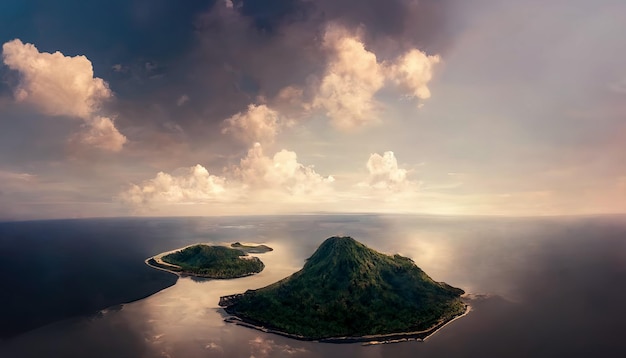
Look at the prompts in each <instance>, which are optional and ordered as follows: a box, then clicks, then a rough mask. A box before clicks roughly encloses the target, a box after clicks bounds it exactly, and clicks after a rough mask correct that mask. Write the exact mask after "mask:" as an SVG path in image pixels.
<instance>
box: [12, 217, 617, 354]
mask: <svg viewBox="0 0 626 358" xmlns="http://www.w3.org/2000/svg"><path fill="white" fill-rule="evenodd" d="M334 235H347V236H352V237H354V238H355V239H357V240H359V241H361V242H363V243H365V244H366V245H368V246H370V247H372V248H374V249H376V250H378V251H382V252H386V253H390V254H394V253H399V254H401V255H404V256H408V257H411V258H412V259H413V260H414V261H415V263H416V264H417V265H418V266H420V267H421V268H422V269H423V270H424V271H425V272H426V273H427V274H429V275H430V276H431V277H432V278H433V279H435V280H436V281H445V282H447V283H449V284H451V285H453V286H455V287H460V288H463V289H464V290H465V291H466V292H467V293H468V294H469V297H468V300H469V302H470V304H471V306H472V310H471V312H470V313H469V314H468V315H467V316H465V317H463V318H461V319H458V320H456V321H454V322H452V323H451V324H449V325H447V326H446V327H444V328H443V329H441V330H440V331H438V332H437V333H435V334H434V335H433V336H431V337H429V338H428V339H427V340H426V341H425V342H415V341H412V342H402V343H394V344H385V345H376V346H362V345H361V344H358V343H357V344H328V343H316V342H302V341H297V340H292V339H289V338H284V337H281V336H276V335H272V334H269V333H264V332H261V331H256V330H252V329H248V328H244V327H240V326H236V325H233V324H230V323H225V322H224V321H223V319H224V317H225V314H224V312H223V310H222V309H220V308H219V307H218V305H217V303H218V300H219V297H220V296H222V295H227V294H232V293H239V292H243V291H245V290H246V289H253V288H259V287H263V286H265V285H268V284H270V283H272V282H275V281H277V280H279V279H281V278H284V277H286V276H288V275H290V274H291V273H293V272H295V271H297V270H299V269H300V268H301V267H302V265H303V264H304V262H305V260H306V259H307V258H308V257H309V256H310V255H311V254H312V253H313V252H314V251H315V249H316V248H317V246H318V245H319V244H320V243H321V242H322V241H324V240H325V239H326V238H328V237H330V236H334ZM235 241H241V242H259V243H266V244H268V245H269V246H271V247H273V248H274V251H272V252H269V253H265V254H261V255H259V258H261V260H263V262H264V263H265V264H266V268H265V270H263V272H261V273H260V274H258V275H255V276H251V277H245V278H240V279H235V280H201V279H193V278H189V277H185V278H177V276H175V275H173V274H170V273H167V272H163V271H159V270H156V269H152V268H150V267H148V266H147V265H146V264H145V263H144V260H145V259H146V258H148V257H150V256H152V255H155V254H158V253H160V252H163V251H168V250H172V249H175V248H178V247H182V246H186V245H189V244H193V243H197V242H203V243H216V244H222V243H225V244H229V243H232V242H235ZM625 282H626V217H625V216H596V217H548V218H494V217H442V216H414V215H356V214H355V215H294V216H254V217H210V218H205V217H191V218H121V219H84V220H83V219H81V220H50V221H28V222H5V223H0V287H1V288H0V323H1V325H0V357H2V358H5V357H6V358H12V357H16V358H17V357H44V356H45V357H172V358H174V357H246V358H248V357H255V358H261V357H348V356H349V357H394V358H401V357H588V356H596V357H624V356H626V343H625V342H626V341H625V340H624V337H625V336H626V323H625V322H624V318H626V284H624V283H625Z"/></svg>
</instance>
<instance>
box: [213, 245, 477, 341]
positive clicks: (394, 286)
mask: <svg viewBox="0 0 626 358" xmlns="http://www.w3.org/2000/svg"><path fill="white" fill-rule="evenodd" d="M462 294H464V291H463V290H461V289H459V288H455V287H452V286H450V285H448V284H446V283H443V282H436V281H434V280H433V279H431V278H430V277H429V276H428V275H427V274H426V273H425V272H424V271H422V270H421V269H420V268H419V267H417V266H416V265H415V263H414V262H413V260H411V259H409V258H406V257H402V256H400V255H393V256H389V255H385V254H382V253H379V252H377V251H374V250H372V249H370V248H368V247H367V246H365V245H363V244H361V243H359V242H357V241H356V240H354V239H352V238H350V237H331V238H329V239H327V240H326V241H324V242H323V243H322V244H321V245H320V247H319V248H318V249H317V251H315V253H314V254H313V255H312V256H311V257H310V258H309V259H308V260H307V261H306V263H305V265H304V267H303V268H302V269H301V270H300V271H298V272H296V273H294V274H293V275H291V276H289V277H287V278H285V279H282V280H280V281H278V282H276V283H274V284H271V285H269V286H267V287H264V288H261V289H257V290H248V291H246V292H245V293H242V294H235V295H230V296H224V297H222V298H221V299H220V303H219V304H220V306H222V307H224V309H225V311H226V312H227V313H229V314H231V315H232V316H234V317H231V318H227V319H226V320H227V321H229V322H234V323H236V324H240V325H243V326H247V327H251V328H256V329H260V330H263V331H266V332H271V333H276V334H280V335H283V336H287V337H291V338H296V339H302V340H319V341H326V342H334V343H343V342H346V343H347V342H373V341H376V340H382V341H384V340H387V341H391V340H398V339H423V338H425V337H427V336H428V335H430V334H432V333H433V332H435V331H436V330H437V329H439V328H440V327H442V326H443V325H445V324H447V323H448V322H450V321H451V320H453V319H455V318H456V317H459V316H461V315H463V314H464V313H466V311H467V309H468V306H467V305H466V304H465V303H463V302H462V301H461V298H460V296H461V295H462Z"/></svg>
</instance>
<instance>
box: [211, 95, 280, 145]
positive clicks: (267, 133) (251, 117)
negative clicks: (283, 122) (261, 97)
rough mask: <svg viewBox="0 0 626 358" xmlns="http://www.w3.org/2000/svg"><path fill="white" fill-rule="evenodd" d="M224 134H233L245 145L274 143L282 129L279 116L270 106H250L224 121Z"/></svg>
mask: <svg viewBox="0 0 626 358" xmlns="http://www.w3.org/2000/svg"><path fill="white" fill-rule="evenodd" d="M224 125H225V127H224V128H223V129H222V133H232V134H233V135H234V136H235V137H236V138H238V139H239V140H241V141H242V142H244V143H255V142H262V143H273V142H274V138H275V137H276V134H277V133H278V131H279V128H280V120H279V114H278V112H277V111H275V110H273V109H271V108H269V107H268V106H266V105H264V104H262V105H258V106H257V105H254V104H250V105H249V106H248V108H247V110H246V111H245V112H239V113H236V114H234V115H233V116H231V117H230V118H228V119H226V120H225V121H224Z"/></svg>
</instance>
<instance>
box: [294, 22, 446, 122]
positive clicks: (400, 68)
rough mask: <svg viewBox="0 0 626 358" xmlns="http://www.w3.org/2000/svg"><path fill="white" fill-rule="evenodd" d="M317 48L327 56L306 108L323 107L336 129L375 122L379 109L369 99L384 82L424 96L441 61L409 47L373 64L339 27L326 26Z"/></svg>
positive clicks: (354, 39)
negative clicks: (396, 55)
mask: <svg viewBox="0 0 626 358" xmlns="http://www.w3.org/2000/svg"><path fill="white" fill-rule="evenodd" d="M323 46H324V47H325V48H326V49H327V50H328V51H330V53H331V54H330V57H329V61H328V63H327V65H326V70H325V73H324V75H323V76H322V78H321V80H320V81H319V84H318V87H317V88H316V89H315V90H314V92H315V95H314V98H313V100H312V102H311V106H312V107H313V108H318V109H323V110H324V111H325V112H326V115H327V116H328V117H329V118H330V120H331V122H332V123H333V125H334V126H335V127H336V128H338V129H340V130H350V129H353V128H356V127H360V126H364V125H368V124H372V123H376V122H378V113H377V112H378V108H379V107H380V105H379V103H378V102H377V100H376V98H375V96H376V93H377V92H378V91H380V90H381V89H382V88H384V87H385V86H386V85H387V84H389V83H391V84H395V85H396V86H397V88H398V89H399V90H400V91H401V92H406V93H408V94H407V95H408V96H409V97H412V98H418V99H427V98H430V90H429V88H428V83H429V82H430V80H431V79H432V77H433V69H434V67H435V65H436V64H438V63H439V62H440V61H441V59H440V57H439V56H438V55H431V56H429V55H427V54H426V53H424V52H422V51H420V50H418V49H415V48H414V49H411V50H409V51H407V52H406V53H404V54H402V55H400V56H398V57H397V58H396V59H394V60H392V61H383V62H379V61H378V60H377V57H376V54H375V53H374V52H373V51H370V50H368V49H366V47H365V44H364V42H363V41H362V40H361V38H360V37H359V36H358V35H354V34H352V33H350V32H349V31H348V30H347V29H345V28H343V27H341V26H339V25H330V26H328V28H327V29H326V32H325V35H324V41H323ZM420 106H421V104H420ZM305 107H306V106H305Z"/></svg>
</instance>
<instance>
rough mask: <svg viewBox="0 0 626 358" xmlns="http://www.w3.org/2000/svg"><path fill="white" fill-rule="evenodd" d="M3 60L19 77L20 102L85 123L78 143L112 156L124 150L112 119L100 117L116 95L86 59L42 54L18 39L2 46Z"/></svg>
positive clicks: (58, 53) (123, 138)
mask: <svg viewBox="0 0 626 358" xmlns="http://www.w3.org/2000/svg"><path fill="white" fill-rule="evenodd" d="M2 57H3V61H4V63H5V64H6V65H7V66H8V67H9V68H10V69H12V70H15V71H18V72H19V74H20V80H19V84H18V85H17V86H16V88H15V89H14V95H15V99H16V100H17V101H18V102H23V103H29V104H31V105H33V106H34V107H35V108H36V109H37V110H39V111H40V112H41V113H43V114H46V115H50V116H69V117H75V118H80V119H82V120H83V121H84V122H85V123H84V124H83V126H82V127H83V128H84V131H83V132H81V133H78V134H77V135H75V138H77V139H78V142H79V143H82V144H86V145H90V146H94V147H96V148H99V149H102V150H108V151H113V152H119V151H120V150H121V149H122V147H123V145H124V143H126V141H127V139H126V137H125V136H124V135H122V134H121V133H120V132H119V130H118V129H117V128H116V127H115V125H114V123H113V121H112V120H111V119H110V118H108V117H104V116H100V115H98V112H99V111H100V108H101V105H102V103H103V102H104V101H106V100H108V99H111V98H112V97H113V93H112V92H111V90H110V89H109V86H108V84H107V83H106V82H105V81H104V80H102V79H101V78H97V77H94V74H93V67H92V65H91V62H90V61H89V60H88V59H87V58H86V57H85V56H74V57H70V56H64V55H63V54H62V53H61V52H58V51H57V52H55V53H47V52H39V50H37V48H36V47H35V46H34V45H33V44H28V43H27V44H24V43H23V42H22V41H20V40H19V39H15V40H12V41H9V42H6V43H5V44H4V45H2ZM114 70H116V71H117V70H118V69H117V67H116V66H114Z"/></svg>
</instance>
